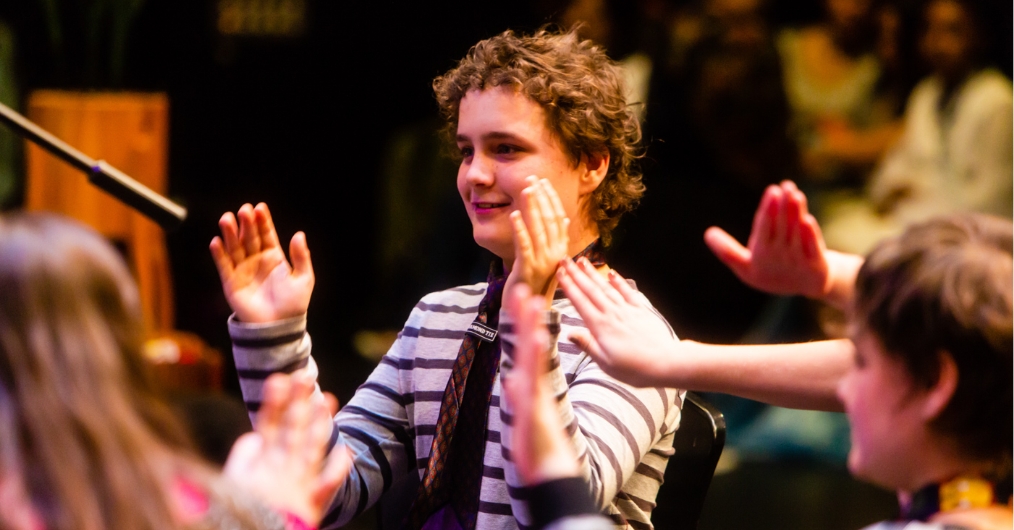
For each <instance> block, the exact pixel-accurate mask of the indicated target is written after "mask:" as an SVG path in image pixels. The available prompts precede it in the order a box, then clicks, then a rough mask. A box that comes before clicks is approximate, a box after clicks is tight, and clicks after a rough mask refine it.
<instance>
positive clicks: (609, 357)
mask: <svg viewBox="0 0 1014 530" xmlns="http://www.w3.org/2000/svg"><path fill="white" fill-rule="evenodd" d="M608 275H609V280H608V281H606V279H605V278H603V277H602V275H601V274H600V273H599V272H598V271H597V270H596V269H595V268H594V267H593V266H592V265H591V263H589V262H588V260H586V259H584V258H582V259H580V260H578V263H576V264H575V263H574V262H572V261H570V260H565V261H564V262H563V264H562V266H561V268H560V271H559V273H558V276H559V279H560V286H561V287H562V288H563V291H564V292H565V293H566V294H567V298H569V299H570V301H571V303H572V304H574V308H575V309H576V310H577V312H578V313H579V314H580V315H581V319H582V320H584V323H585V326H587V329H579V330H575V331H573V332H571V334H570V340H571V341H573V342H574V343H575V344H577V345H578V346H580V347H581V349H582V350H584V351H585V352H587V353H588V354H589V355H591V357H592V358H593V359H595V362H597V363H598V364H599V366H600V367H601V368H602V369H603V370H604V371H605V372H606V373H607V374H609V375H611V376H613V377H615V378H617V379H619V380H621V381H624V382H626V383H628V384H631V385H634V386H642V387H645V386H668V384H667V381H666V380H664V379H660V378H659V377H660V374H661V372H660V371H659V370H658V368H659V367H660V366H664V365H665V364H666V363H668V362H669V361H670V360H671V356H673V355H674V350H675V348H676V346H677V345H678V344H679V341H678V340H677V339H676V337H675V335H673V333H672V331H671V330H670V329H669V326H668V325H666V323H665V322H664V321H663V320H662V318H661V317H660V316H659V315H658V313H656V312H655V310H654V309H652V308H651V306H650V305H649V304H648V301H647V300H646V299H645V298H644V296H642V295H641V293H639V292H637V291H636V290H634V289H633V288H632V287H631V286H630V285H628V284H627V282H626V280H624V279H623V278H622V277H621V276H620V275H619V274H617V273H616V272H615V271H609V273H608Z"/></svg>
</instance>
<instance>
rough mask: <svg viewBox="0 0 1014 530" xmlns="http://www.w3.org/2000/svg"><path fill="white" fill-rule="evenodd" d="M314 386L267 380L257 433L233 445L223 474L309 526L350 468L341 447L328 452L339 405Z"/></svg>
mask: <svg viewBox="0 0 1014 530" xmlns="http://www.w3.org/2000/svg"><path fill="white" fill-rule="evenodd" d="M314 388H315V383H314V381H313V379H312V378H309V377H305V376H290V375H286V374H280V373H276V374H273V375H272V376H271V377H269V378H268V379H267V380H266V381H265V383H264V401H263V403H262V405H261V409H260V410H259V411H258V412H257V421H256V425H255V430H254V432H250V433H247V434H244V435H243V436H241V437H240V438H239V440H237V441H236V443H235V444H234V445H233V447H232V451H231V452H230V453H229V458H228V460H227V461H226V464H225V469H224V470H223V473H224V474H225V476H227V477H229V478H230V479H232V480H233V481H234V482H236V483H237V484H239V485H241V486H243V487H245V488H247V489H248V490H249V491H250V492H251V493H253V494H254V495H257V496H258V497H259V498H260V499H261V500H263V501H264V502H265V503H267V504H268V505H270V506H272V507H274V508H275V509H278V510H280V511H283V512H288V513H291V514H293V515H295V516H297V517H299V518H300V519H302V520H303V521H305V522H308V523H311V524H317V523H319V522H320V520H321V518H322V517H323V515H324V511H325V510H326V509H327V507H328V505H329V504H330V502H331V499H333V498H334V495H335V493H336V492H337V491H338V488H339V487H340V486H341V485H342V483H343V482H344V481H345V478H346V477H347V476H348V474H349V470H350V469H351V467H352V457H351V455H350V453H349V451H348V449H347V448H345V447H344V446H339V447H336V448H335V449H334V450H333V451H332V452H331V454H330V455H329V454H328V453H327V449H328V442H329V440H330V438H331V429H332V428H333V424H332V417H333V415H334V413H335V412H336V411H337V408H338V401H337V400H336V399H335V397H334V396H333V395H331V394H324V398H325V399H323V400H321V399H319V396H320V394H315V393H314ZM315 396H316V397H315Z"/></svg>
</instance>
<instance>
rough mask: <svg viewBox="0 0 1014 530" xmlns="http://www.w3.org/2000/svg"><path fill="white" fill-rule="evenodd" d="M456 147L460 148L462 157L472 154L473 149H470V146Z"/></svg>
mask: <svg viewBox="0 0 1014 530" xmlns="http://www.w3.org/2000/svg"><path fill="white" fill-rule="evenodd" d="M458 149H460V151H461V156H462V157H464V158H468V157H470V156H472V153H473V152H474V151H475V150H474V149H472V147H471V146H462V147H459V148H458Z"/></svg>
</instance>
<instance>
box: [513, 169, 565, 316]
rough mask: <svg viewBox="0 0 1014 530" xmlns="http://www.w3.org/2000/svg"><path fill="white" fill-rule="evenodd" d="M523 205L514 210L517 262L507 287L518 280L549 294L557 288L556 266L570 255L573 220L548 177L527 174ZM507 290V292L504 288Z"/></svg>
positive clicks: (533, 290) (534, 289)
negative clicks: (568, 215) (569, 231)
mask: <svg viewBox="0 0 1014 530" xmlns="http://www.w3.org/2000/svg"><path fill="white" fill-rule="evenodd" d="M527 182H528V187H527V188H525V189H524V190H522V192H521V201H520V202H521V205H520V208H518V209H517V210H516V211H514V212H511V216H510V218H511V223H512V224H513V227H514V264H513V266H512V267H511V272H510V275H509V276H508V277H507V285H506V286H505V289H510V288H512V287H513V286H514V285H517V284H519V283H524V284H527V285H528V286H529V287H531V289H532V292H534V293H535V294H540V295H549V296H550V298H551V297H552V292H553V291H554V290H555V289H556V277H555V273H556V269H557V267H558V266H559V263H560V260H562V259H564V258H567V257H569V256H568V248H569V247H568V244H569V236H568V230H569V228H570V219H568V218H567V214H566V212H565V211H564V209H563V203H562V202H560V197H559V196H558V195H557V194H556V190H555V189H553V185H552V184H550V183H549V181H548V180H546V179H538V178H536V177H534V176H531V177H528V179H527ZM505 292H506V291H505Z"/></svg>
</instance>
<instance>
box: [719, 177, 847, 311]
mask: <svg viewBox="0 0 1014 530" xmlns="http://www.w3.org/2000/svg"><path fill="white" fill-rule="evenodd" d="M704 241H705V243H707V245H708V247H710V248H711V251H712V252H714V253H715V255H716V256H718V259H720V260H721V261H722V263H724V264H725V265H726V266H728V267H729V268H730V269H732V272H733V273H735V274H736V276H738V277H739V279H740V280H742V281H743V283H746V284H747V285H749V286H751V287H753V288H755V289H759V290H761V291H766V292H769V293H774V294H789V295H792V294H801V295H804V296H808V297H811V298H818V299H819V298H823V297H824V296H826V295H827V294H828V291H829V290H830V287H831V285H830V284H831V281H830V273H829V263H828V253H829V251H828V250H827V249H826V248H825V246H824V237H823V236H822V235H821V233H820V226H819V225H818V224H817V220H816V219H814V217H813V216H812V215H810V213H809V212H808V211H807V206H806V196H805V195H803V193H802V192H801V191H799V189H798V188H797V187H796V185H795V184H793V183H792V182H790V181H784V182H782V184H781V185H780V186H774V185H772V186H768V189H767V190H765V191H764V196H763V198H761V203H760V206H759V207H758V208H757V213H756V215H755V216H754V220H753V229H752V231H751V232H750V240H749V242H748V243H747V246H746V247H744V246H743V245H741V244H739V242H738V241H736V240H735V238H733V237H732V236H730V235H729V234H728V232H726V231H725V230H722V229H721V228H718V227H715V226H713V227H711V228H709V229H708V230H707V231H706V232H705V233H704Z"/></svg>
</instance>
